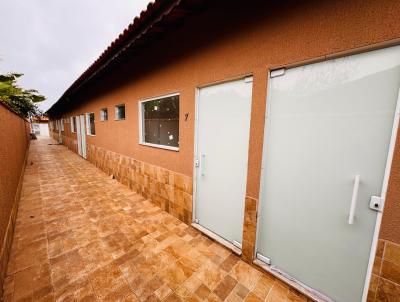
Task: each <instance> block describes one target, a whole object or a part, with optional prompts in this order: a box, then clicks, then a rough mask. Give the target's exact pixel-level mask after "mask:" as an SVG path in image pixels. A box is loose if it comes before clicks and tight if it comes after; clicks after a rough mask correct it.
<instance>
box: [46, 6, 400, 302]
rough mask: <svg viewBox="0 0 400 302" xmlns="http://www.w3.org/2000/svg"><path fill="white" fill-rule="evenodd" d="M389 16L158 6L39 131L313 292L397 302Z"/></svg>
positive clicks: (397, 82)
mask: <svg viewBox="0 0 400 302" xmlns="http://www.w3.org/2000/svg"><path fill="white" fill-rule="evenodd" d="M399 16H400V2H399V1H389V0H388V1H365V0H351V1H342V0H332V1H247V2H243V1H202V0H186V1H179V0H169V1H167V0H158V1H155V3H154V4H150V5H149V6H148V9H147V10H146V11H145V12H143V13H142V14H141V15H140V17H139V18H136V19H135V20H134V22H133V24H131V25H130V26H129V27H128V28H127V29H126V30H125V31H124V32H123V33H122V34H121V35H120V36H119V37H118V39H117V40H116V41H114V42H113V43H112V44H111V46H110V47H108V48H107V49H106V50H105V51H104V53H103V54H102V55H101V56H100V57H99V58H98V59H97V60H96V62H94V63H93V64H92V65H91V66H90V67H89V68H88V69H87V70H86V71H85V72H84V73H83V74H82V75H81V76H80V77H79V78H78V79H77V80H76V81H75V82H74V83H73V84H72V86H71V87H70V88H69V89H68V90H67V91H66V92H65V93H64V95H63V96H62V97H61V98H60V99H59V100H58V102H57V103H56V104H54V105H53V107H52V108H51V109H50V110H49V111H48V114H49V116H50V118H51V120H52V127H51V128H52V136H53V137H54V138H56V139H57V140H59V141H60V142H62V143H64V144H65V145H67V146H68V147H69V148H70V149H72V150H73V151H75V152H77V153H79V154H80V155H81V156H83V157H84V158H87V159H88V160H89V161H91V162H92V163H93V164H95V165H96V166H98V167H99V168H100V169H102V170H103V171H105V172H106V173H108V174H110V175H111V174H112V175H114V177H115V178H116V179H118V180H119V181H121V182H122V183H124V184H126V185H127V186H129V187H130V188H132V189H134V190H136V191H138V192H139V193H141V194H142V195H143V196H144V197H146V198H148V199H149V200H151V201H152V202H154V203H155V204H157V205H158V206H160V207H161V208H162V209H164V210H165V211H168V212H169V213H171V214H172V215H174V216H176V217H177V218H179V219H181V220H182V221H184V222H186V223H187V224H192V225H193V226H194V227H195V228H197V229H199V230H201V231H202V232H204V233H205V234H207V235H208V236H210V237H212V238H214V239H216V240H218V241H219V242H221V243H222V244H224V245H225V246H227V247H228V248H230V249H232V250H233V251H235V252H236V253H237V254H241V257H242V258H243V259H244V260H246V261H248V262H249V263H254V264H255V265H258V266H260V267H261V268H263V269H265V270H267V271H269V272H270V273H272V274H274V275H276V276H278V277H280V278H281V279H283V280H284V281H285V282H287V283H289V284H290V285H292V286H294V287H295V288H297V289H299V290H300V291H302V292H304V293H306V294H307V295H309V296H312V297H314V298H315V299H320V300H329V299H332V300H335V301H342V302H344V301H347V302H355V301H366V299H367V296H368V301H375V300H376V301H399V296H400V277H399V271H400V269H399V268H400V256H399V255H400V203H399V194H400V150H399V147H400V145H399V144H400V140H397V142H396V137H397V136H396V131H397V126H398V112H399V109H396V108H398V107H397V101H398V91H399V88H400V20H399ZM395 145H396V148H395ZM392 159H393V162H392ZM391 167H392V169H391ZM389 176H390V177H389ZM384 203H385V206H383V204H384ZM375 254H376V257H375Z"/></svg>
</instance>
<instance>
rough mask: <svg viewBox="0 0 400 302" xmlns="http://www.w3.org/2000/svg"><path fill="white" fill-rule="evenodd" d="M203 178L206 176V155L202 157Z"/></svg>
mask: <svg viewBox="0 0 400 302" xmlns="http://www.w3.org/2000/svg"><path fill="white" fill-rule="evenodd" d="M200 165H201V176H204V175H206V155H205V154H202V155H201V163H200Z"/></svg>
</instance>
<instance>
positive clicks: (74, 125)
mask: <svg viewBox="0 0 400 302" xmlns="http://www.w3.org/2000/svg"><path fill="white" fill-rule="evenodd" d="M72 121H73V129H74V132H76V116H74V117H73V118H72Z"/></svg>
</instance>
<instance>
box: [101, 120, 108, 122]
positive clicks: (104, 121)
mask: <svg viewBox="0 0 400 302" xmlns="http://www.w3.org/2000/svg"><path fill="white" fill-rule="evenodd" d="M100 122H108V120H100Z"/></svg>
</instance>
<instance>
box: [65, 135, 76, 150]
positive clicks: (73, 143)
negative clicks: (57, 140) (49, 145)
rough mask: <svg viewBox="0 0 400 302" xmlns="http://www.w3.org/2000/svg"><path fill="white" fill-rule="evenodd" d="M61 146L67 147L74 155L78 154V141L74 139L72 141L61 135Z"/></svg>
mask: <svg viewBox="0 0 400 302" xmlns="http://www.w3.org/2000/svg"><path fill="white" fill-rule="evenodd" d="M62 139H63V144H64V145H65V146H67V147H68V149H70V150H72V151H74V152H75V153H78V141H77V140H75V139H72V138H70V137H68V136H65V135H63V138H62Z"/></svg>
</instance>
